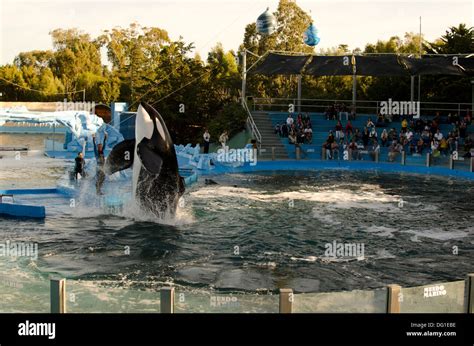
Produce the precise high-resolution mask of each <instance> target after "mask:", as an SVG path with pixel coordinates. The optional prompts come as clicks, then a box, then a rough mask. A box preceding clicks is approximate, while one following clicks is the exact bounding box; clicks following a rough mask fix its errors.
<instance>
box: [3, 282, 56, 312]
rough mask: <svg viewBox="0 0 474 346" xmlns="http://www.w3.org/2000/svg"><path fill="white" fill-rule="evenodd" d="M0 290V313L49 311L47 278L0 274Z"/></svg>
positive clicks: (48, 284)
mask: <svg viewBox="0 0 474 346" xmlns="http://www.w3.org/2000/svg"><path fill="white" fill-rule="evenodd" d="M0 292H1V293H0V313H49V312H50V283H49V280H48V279H44V278H41V277H39V278H36V277H35V278H22V277H21V276H19V275H16V276H10V275H8V274H0Z"/></svg>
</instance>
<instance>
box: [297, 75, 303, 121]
mask: <svg viewBox="0 0 474 346" xmlns="http://www.w3.org/2000/svg"><path fill="white" fill-rule="evenodd" d="M301 78H302V77H301V75H300V74H299V75H298V79H297V80H298V113H301Z"/></svg>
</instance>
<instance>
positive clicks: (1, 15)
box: [0, 0, 474, 64]
mask: <svg viewBox="0 0 474 346" xmlns="http://www.w3.org/2000/svg"><path fill="white" fill-rule="evenodd" d="M296 2H297V3H298V5H299V6H300V7H301V8H302V9H303V10H305V11H306V12H308V13H309V12H310V11H311V13H310V14H311V16H312V18H313V20H314V24H315V25H316V27H317V28H318V30H319V36H320V38H321V41H320V44H319V45H318V48H331V47H336V46H338V45H339V44H347V45H349V48H350V49H354V48H357V47H359V48H361V49H363V48H364V47H365V45H366V44H367V43H375V42H376V41H377V40H378V39H384V40H387V39H388V38H390V37H391V36H393V35H398V36H400V37H403V35H404V34H405V33H406V32H416V33H418V32H419V17H420V16H421V17H422V32H423V35H424V38H425V39H427V40H434V39H436V38H438V37H440V36H441V35H443V34H444V33H445V31H446V29H447V28H448V27H450V26H457V25H458V24H459V23H466V24H467V25H469V26H473V19H474V5H473V3H474V1H472V0H445V1H438V0H434V1H428V0H424V1H418V0H414V1H410V0H402V1H393V0H344V1H342V0H297V1H296ZM277 6H278V0H173V1H169V0H129V1H125V0H82V1H74V0H72V1H68V0H0V64H6V63H11V62H12V61H13V59H14V57H15V56H16V55H17V54H18V53H20V52H23V51H30V50H37V49H40V50H45V49H52V43H51V37H50V36H49V32H50V31H52V30H54V29H57V28H63V29H66V28H79V29H81V30H83V31H85V32H87V33H89V34H91V35H92V36H93V37H95V36H98V35H99V34H100V33H101V32H102V31H103V30H105V29H110V28H113V27H116V26H122V27H127V26H128V25H129V24H130V23H132V22H137V23H139V24H141V25H142V26H157V27H160V28H162V29H165V30H166V31H168V33H169V35H170V36H171V38H172V39H178V38H179V37H180V36H182V37H183V39H184V41H185V42H187V43H189V42H194V46H195V47H196V52H198V53H199V54H200V55H201V57H202V58H205V57H206V56H207V52H208V51H209V50H210V49H211V48H212V47H213V46H214V45H215V44H216V43H217V42H221V43H222V44H223V46H224V48H225V49H227V50H230V49H233V50H237V48H238V46H239V44H240V43H241V42H242V40H243V35H244V30H245V26H246V25H247V24H249V23H252V22H255V21H256V19H257V17H258V16H259V15H260V14H261V13H262V12H264V11H265V9H266V8H267V7H269V8H270V9H271V10H272V11H275V10H276V9H277ZM295 34H297V35H299V33H295ZM301 35H302V33H301ZM317 51H318V50H316V52H317ZM104 56H105V55H104ZM104 63H105V62H104Z"/></svg>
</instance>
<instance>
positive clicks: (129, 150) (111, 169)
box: [105, 139, 135, 174]
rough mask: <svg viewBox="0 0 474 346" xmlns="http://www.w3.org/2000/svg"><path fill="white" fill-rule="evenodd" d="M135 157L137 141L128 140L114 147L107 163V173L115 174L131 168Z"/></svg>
mask: <svg viewBox="0 0 474 346" xmlns="http://www.w3.org/2000/svg"><path fill="white" fill-rule="evenodd" d="M134 156H135V140H134V139H127V140H125V141H123V142H120V143H119V144H117V145H116V146H115V147H113V149H112V151H111V152H110V154H109V155H108V156H107V160H106V162H105V172H106V173H107V174H113V173H115V172H118V171H122V170H124V169H127V168H130V167H132V165H133V159H134Z"/></svg>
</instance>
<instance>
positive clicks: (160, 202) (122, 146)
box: [105, 102, 185, 218]
mask: <svg viewBox="0 0 474 346" xmlns="http://www.w3.org/2000/svg"><path fill="white" fill-rule="evenodd" d="M127 168H132V169H133V173H132V175H133V177H132V180H133V190H132V193H133V196H134V198H135V201H136V203H137V206H138V207H139V208H140V209H142V210H144V211H145V212H148V213H151V214H154V215H156V216H157V217H159V218H163V217H165V216H166V215H173V214H174V213H175V212H176V208H177V205H178V201H179V198H180V197H181V196H182V195H183V193H184V190H185V188H184V179H183V178H182V177H181V176H180V175H179V170H178V161H177V159H176V151H175V148H174V144H173V140H172V139H171V136H170V134H169V132H168V128H167V127H166V124H165V122H164V121H163V118H162V117H161V115H160V114H159V113H158V112H157V111H156V110H155V109H154V108H153V107H152V106H150V105H149V104H147V103H145V102H142V103H140V106H139V107H138V110H137V115H136V119H135V139H130V140H125V141H123V142H121V143H119V144H117V145H116V146H115V147H113V149H112V151H111V152H110V154H109V156H108V157H107V160H106V164H105V171H106V174H113V173H115V172H118V171H121V170H124V169H127Z"/></svg>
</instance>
